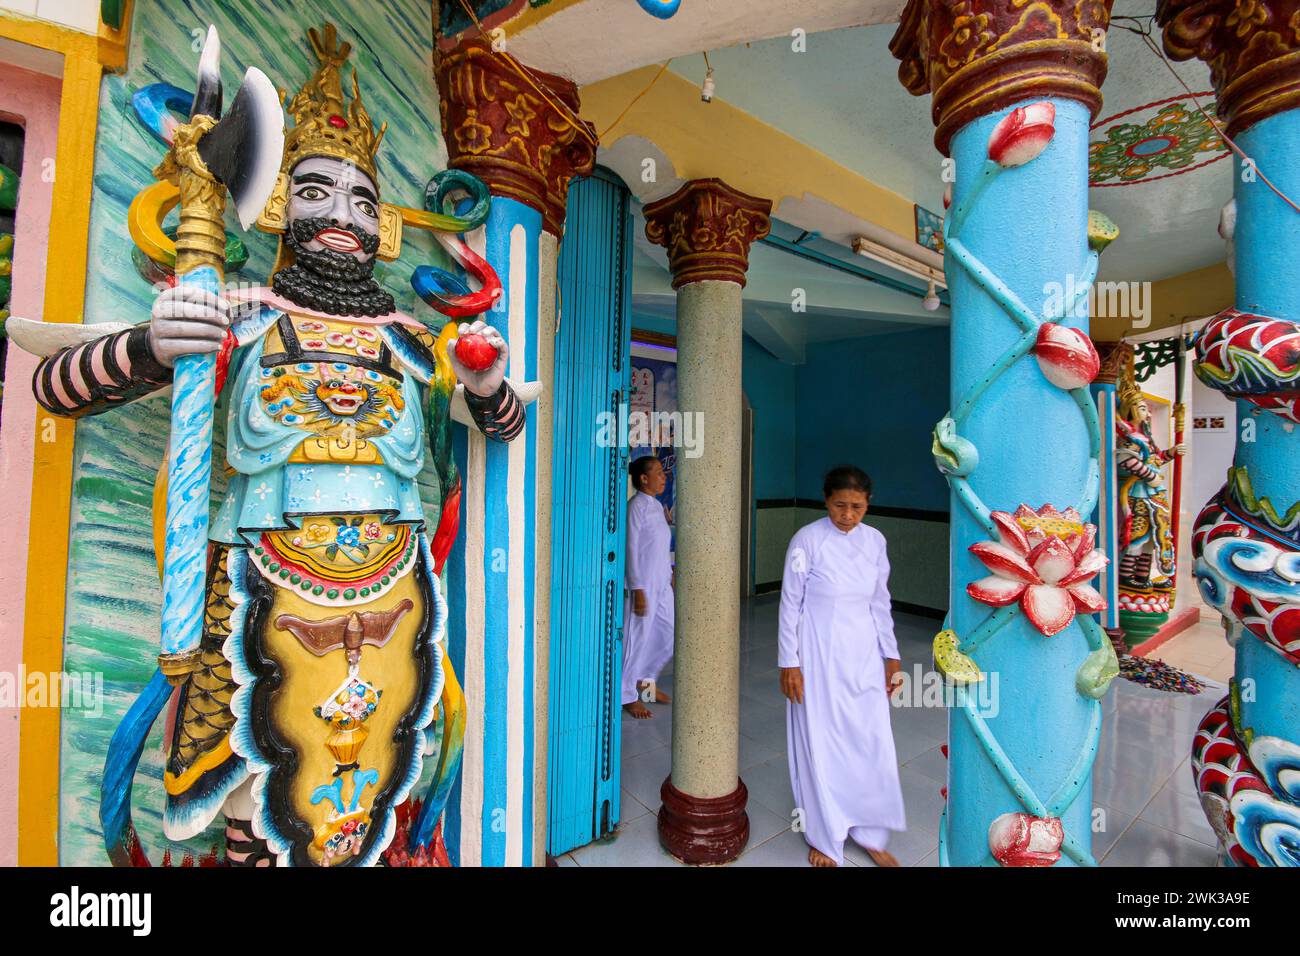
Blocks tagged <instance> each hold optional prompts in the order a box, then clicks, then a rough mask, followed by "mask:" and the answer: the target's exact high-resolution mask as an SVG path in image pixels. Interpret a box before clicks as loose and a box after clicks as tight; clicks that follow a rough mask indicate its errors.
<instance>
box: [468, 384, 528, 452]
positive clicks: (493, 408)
mask: <svg viewBox="0 0 1300 956" xmlns="http://www.w3.org/2000/svg"><path fill="white" fill-rule="evenodd" d="M465 404H466V405H468V406H469V413H470V415H472V416H473V418H474V423H475V424H476V425H478V427H479V431H481V432H482V433H483V434H484V435H486V436H487V437H488V438H491V439H494V440H495V441H502V442H506V441H513V440H514V438H515V437H516V436H517V435H518V434H519V433H520V432H521V431H523V430H524V423H525V422H526V420H527V417H526V416H525V414H524V403H523V402H521V401H519V396H517V395H516V394H515V393H514V390H513V389H512V388H511V387H510V386H509V385H507V384H506V383H505V382H502V383H501V387H500V388H498V389H497V390H496V391H495V392H494V393H493V394H491V395H489V396H488V397H487V398H483V397H482V396H479V395H475V394H474V393H473V392H471V391H470V390H469V389H468V388H467V389H465Z"/></svg>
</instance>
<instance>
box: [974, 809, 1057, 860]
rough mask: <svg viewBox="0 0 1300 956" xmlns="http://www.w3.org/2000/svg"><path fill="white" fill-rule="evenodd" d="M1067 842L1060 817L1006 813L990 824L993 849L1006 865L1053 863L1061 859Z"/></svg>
mask: <svg viewBox="0 0 1300 956" xmlns="http://www.w3.org/2000/svg"><path fill="white" fill-rule="evenodd" d="M1064 842H1065V830H1064V828H1063V827H1062V826H1061V821H1060V820H1059V819H1058V818H1056V817H1036V816H1034V815H1033V814H1031V813H1004V814H1002V816H1000V817H998V818H997V819H996V820H994V821H993V822H992V823H991V824H990V825H989V852H990V853H992V854H993V858H994V859H995V860H997V861H998V862H999V863H1001V864H1002V865H1003V866H1051V865H1052V864H1053V863H1055V862H1056V861H1057V860H1059V859H1060V858H1061V844H1062V843H1064Z"/></svg>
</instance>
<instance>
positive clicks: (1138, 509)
mask: <svg viewBox="0 0 1300 956" xmlns="http://www.w3.org/2000/svg"><path fill="white" fill-rule="evenodd" d="M1118 412H1119V414H1118V416H1117V420H1116V435H1115V467H1116V471H1117V473H1118V474H1117V485H1118V495H1119V513H1120V527H1119V548H1120V555H1121V557H1120V566H1119V586H1120V592H1121V608H1122V609H1123V611H1127V612H1130V613H1133V612H1136V613H1139V614H1143V615H1160V616H1161V620H1160V621H1159V622H1156V621H1151V622H1150V623H1154V624H1156V626H1157V627H1158V626H1159V623H1163V620H1164V618H1165V617H1167V616H1168V613H1169V610H1170V608H1171V607H1172V606H1173V598H1174V585H1175V577H1176V575H1177V547H1178V545H1177V542H1176V541H1175V540H1174V532H1173V520H1172V517H1173V516H1172V510H1171V508H1170V505H1169V496H1168V493H1167V491H1166V488H1165V477H1164V466H1165V465H1167V464H1168V463H1169V462H1171V461H1173V460H1174V458H1176V457H1178V456H1180V455H1182V454H1184V453H1185V451H1186V448H1185V447H1184V446H1183V445H1175V446H1174V447H1172V448H1169V449H1161V448H1160V446H1159V445H1158V444H1157V443H1156V440H1155V437H1154V435H1153V434H1152V428H1151V409H1150V406H1149V405H1148V404H1147V401H1146V399H1145V398H1144V397H1143V395H1142V390H1141V388H1140V387H1139V386H1138V384H1137V381H1136V378H1135V376H1134V370H1133V359H1132V357H1130V358H1129V360H1128V362H1127V363H1126V364H1125V368H1124V372H1123V376H1122V378H1121V381H1120V386H1119V409H1118ZM1125 630H1126V631H1128V630H1129V627H1128V626H1127V625H1126V626H1125Z"/></svg>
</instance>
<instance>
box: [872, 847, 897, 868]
mask: <svg viewBox="0 0 1300 956" xmlns="http://www.w3.org/2000/svg"><path fill="white" fill-rule="evenodd" d="M867 856H869V857H871V862H872V863H874V864H876V866H898V860H896V859H895V858H894V854H892V853H890V852H889V851H888V850H867Z"/></svg>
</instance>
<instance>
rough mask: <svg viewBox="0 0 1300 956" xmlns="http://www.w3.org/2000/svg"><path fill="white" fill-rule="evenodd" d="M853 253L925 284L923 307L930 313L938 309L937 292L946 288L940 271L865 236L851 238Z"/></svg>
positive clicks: (945, 282) (946, 284)
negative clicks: (932, 303)
mask: <svg viewBox="0 0 1300 956" xmlns="http://www.w3.org/2000/svg"><path fill="white" fill-rule="evenodd" d="M853 251H854V252H856V253H857V254H858V255H860V256H862V257H863V258H865V259H870V260H872V261H873V262H878V263H880V264H881V265H884V266H889V268H891V269H897V270H898V271H899V272H903V273H906V274H907V275H910V276H914V277H916V278H917V279H921V280H922V281H924V282H926V283H927V284H928V286H929V287H928V289H927V290H926V295H925V299H923V300H922V301H923V303H924V305H925V307H926V308H927V309H929V310H930V311H934V310H935V309H937V308H938V307H939V292H938V290H939V289H947V288H948V282H947V280H946V279H945V278H944V274H943V270H942V269H940V268H936V267H935V266H932V265H930V264H929V263H928V262H924V261H922V260H921V259H918V258H916V257H914V256H909V255H908V254H907V253H905V252H899V251H898V250H897V249H891V248H890V247H889V246H886V245H884V244H883V243H880V242H876V241H875V240H874V239H868V238H867V237H866V236H854V237H853ZM931 297H933V298H934V302H935V304H934V305H930V299H931Z"/></svg>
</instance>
